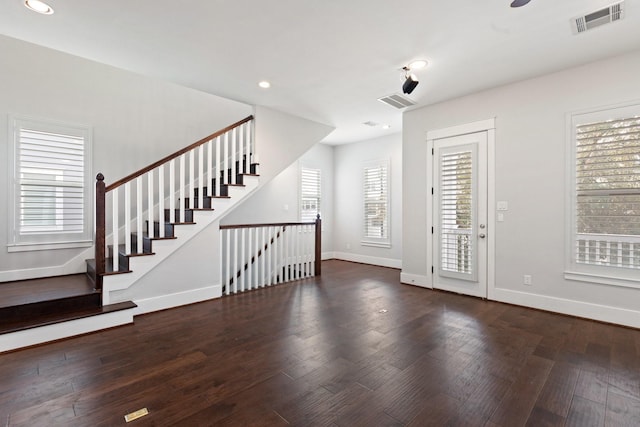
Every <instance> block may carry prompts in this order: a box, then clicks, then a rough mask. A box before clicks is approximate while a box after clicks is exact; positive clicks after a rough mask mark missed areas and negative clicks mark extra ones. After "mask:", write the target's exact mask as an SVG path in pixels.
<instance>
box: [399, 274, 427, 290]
mask: <svg viewBox="0 0 640 427" xmlns="http://www.w3.org/2000/svg"><path fill="white" fill-rule="evenodd" d="M400 283H404V284H405V285H413V286H419V287H421V288H427V289H433V285H432V284H431V280H430V277H429V276H422V275H419V274H409V273H403V272H401V273H400Z"/></svg>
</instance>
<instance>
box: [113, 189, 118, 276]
mask: <svg viewBox="0 0 640 427" xmlns="http://www.w3.org/2000/svg"><path fill="white" fill-rule="evenodd" d="M118 190H119V189H118V188H114V189H113V191H112V193H113V199H112V200H111V207H112V209H111V215H112V216H111V220H112V224H111V234H112V236H113V241H112V243H113V245H112V248H113V255H112V256H113V271H118V269H119V268H120V263H119V261H120V257H119V256H118V252H119V251H118V245H119V244H120V242H119V241H118V237H119V230H118V228H119V227H118V199H119V197H118Z"/></svg>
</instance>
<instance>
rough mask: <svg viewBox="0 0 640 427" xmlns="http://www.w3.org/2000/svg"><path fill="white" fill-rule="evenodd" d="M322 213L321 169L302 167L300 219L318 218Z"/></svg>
mask: <svg viewBox="0 0 640 427" xmlns="http://www.w3.org/2000/svg"><path fill="white" fill-rule="evenodd" d="M319 213H320V169H308V168H304V167H303V168H301V169H300V221H302V222H311V221H315V220H316V216H317V215H318V214H319Z"/></svg>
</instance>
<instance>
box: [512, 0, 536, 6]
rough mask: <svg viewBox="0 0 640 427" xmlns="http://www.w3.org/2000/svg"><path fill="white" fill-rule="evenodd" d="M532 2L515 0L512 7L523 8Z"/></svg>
mask: <svg viewBox="0 0 640 427" xmlns="http://www.w3.org/2000/svg"><path fill="white" fill-rule="evenodd" d="M530 1H531V0H513V2H511V7H521V6H524V5H525V4H527V3H529V2H530Z"/></svg>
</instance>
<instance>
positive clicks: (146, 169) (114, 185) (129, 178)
mask: <svg viewBox="0 0 640 427" xmlns="http://www.w3.org/2000/svg"><path fill="white" fill-rule="evenodd" d="M251 120H253V116H249V117H246V118H244V119H242V120H240V121H239V122H236V123H234V124H232V125H230V126H227V127H226V128H224V129H221V130H219V131H217V132H214V133H212V134H211V135H209V136H206V137H204V138H202V139H201V140H199V141H197V142H194V143H193V144H191V145H189V146H187V147H184V148H183V149H182V150H179V151H176V152H175V153H173V154H169V155H168V156H166V157H164V158H162V159H160V160H158V161H157V162H155V163H152V164H150V165H149V166H147V167H144V168H142V169H140V170H139V171H137V172H134V173H132V174H130V175H127V176H126V177H124V178H122V179H119V180H118V181H116V182H114V183H112V184H110V185H108V186H107V187H106V191H107V192H109V191H111V190H113V189H114V188H117V187H120V186H121V185H123V184H126V183H127V182H129V181H132V180H134V179H136V178H138V177H139V176H142V175H144V174H145V173H147V172H149V171H151V170H153V169H155V168H157V167H158V166H160V165H163V164H165V163H167V162H168V161H170V160H173V159H175V158H177V157H180V156H182V155H183V154H184V153H188V152H189V151H191V150H193V149H194V148H197V147H199V146H201V145H202V144H205V143H207V142H209V141H211V140H212V139H213V138H216V137H218V136H220V135H223V134H225V133H227V132H229V131H230V130H232V129H234V128H237V127H238V126H241V125H243V124H245V123H247V122H249V121H251Z"/></svg>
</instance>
